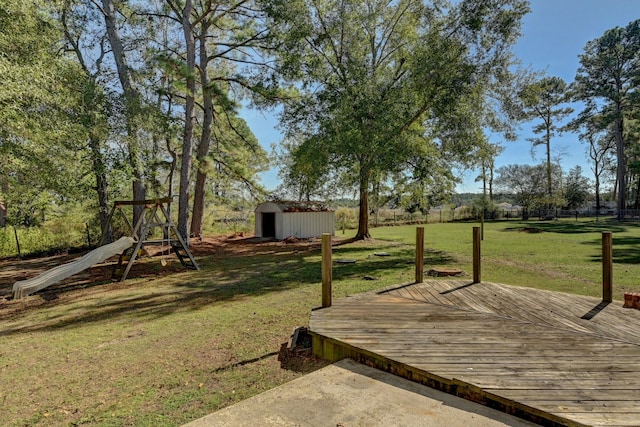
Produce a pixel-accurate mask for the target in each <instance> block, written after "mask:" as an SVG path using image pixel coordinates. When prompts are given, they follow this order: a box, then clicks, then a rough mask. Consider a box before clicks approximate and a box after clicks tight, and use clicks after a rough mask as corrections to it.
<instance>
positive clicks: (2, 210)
mask: <svg viewBox="0 0 640 427" xmlns="http://www.w3.org/2000/svg"><path fill="white" fill-rule="evenodd" d="M8 192H9V181H7V179H6V178H5V177H4V176H1V177H0V228H5V227H6V226H7V201H6V200H5V197H6V196H5V194H7V193H8Z"/></svg>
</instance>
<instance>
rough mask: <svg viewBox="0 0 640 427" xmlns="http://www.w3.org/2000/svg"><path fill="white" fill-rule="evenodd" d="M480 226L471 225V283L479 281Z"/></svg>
mask: <svg viewBox="0 0 640 427" xmlns="http://www.w3.org/2000/svg"><path fill="white" fill-rule="evenodd" d="M480 240H482V238H481V236H480V227H473V283H480V282H481V277H480Z"/></svg>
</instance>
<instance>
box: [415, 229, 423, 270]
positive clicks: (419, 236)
mask: <svg viewBox="0 0 640 427" xmlns="http://www.w3.org/2000/svg"><path fill="white" fill-rule="evenodd" d="M422 282H424V227H416V283H422Z"/></svg>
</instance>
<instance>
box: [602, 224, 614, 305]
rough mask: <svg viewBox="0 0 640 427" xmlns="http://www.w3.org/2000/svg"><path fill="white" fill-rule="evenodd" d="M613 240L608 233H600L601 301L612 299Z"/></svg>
mask: <svg viewBox="0 0 640 427" xmlns="http://www.w3.org/2000/svg"><path fill="white" fill-rule="evenodd" d="M612 243H613V239H612V235H611V232H610V231H603V232H602V301H603V302H611V301H612V299H613V244H612Z"/></svg>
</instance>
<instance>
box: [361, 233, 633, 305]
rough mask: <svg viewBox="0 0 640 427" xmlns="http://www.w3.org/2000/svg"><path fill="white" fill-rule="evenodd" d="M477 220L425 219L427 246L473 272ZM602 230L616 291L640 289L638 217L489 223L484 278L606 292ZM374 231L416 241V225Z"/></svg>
mask: <svg viewBox="0 0 640 427" xmlns="http://www.w3.org/2000/svg"><path fill="white" fill-rule="evenodd" d="M474 226H476V227H477V226H479V224H478V223H443V224H429V225H426V226H425V246H426V248H429V249H431V250H432V251H435V253H440V254H442V255H443V256H442V258H443V259H442V263H441V265H443V266H455V267H459V268H462V269H463V270H464V271H466V272H469V274H471V272H472V271H473V268H472V241H473V238H472V228H473V227H474ZM603 231H611V232H612V233H613V262H614V265H613V292H614V293H613V296H614V299H616V300H620V301H621V300H622V299H623V294H624V292H625V291H629V290H635V291H640V282H639V280H638V278H640V226H639V224H637V223H618V222H612V221H600V222H596V221H593V220H588V221H580V222H576V221H575V220H559V221H538V220H534V221H502V222H489V223H485V225H484V239H483V241H482V250H481V253H482V280H485V281H490V282H498V283H506V284H510V285H518V286H527V287H533V288H540V289H548V290H555V291H562V292H569V293H575V294H580V295H590V296H602V232H603ZM373 237H374V238H376V239H381V240H390V241H396V242H404V243H411V242H414V241H415V229H414V227H395V228H377V229H374V230H373ZM433 253H434V252H432V254H433ZM436 265H437V264H436ZM427 268H428V265H426V266H425V269H427Z"/></svg>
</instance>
